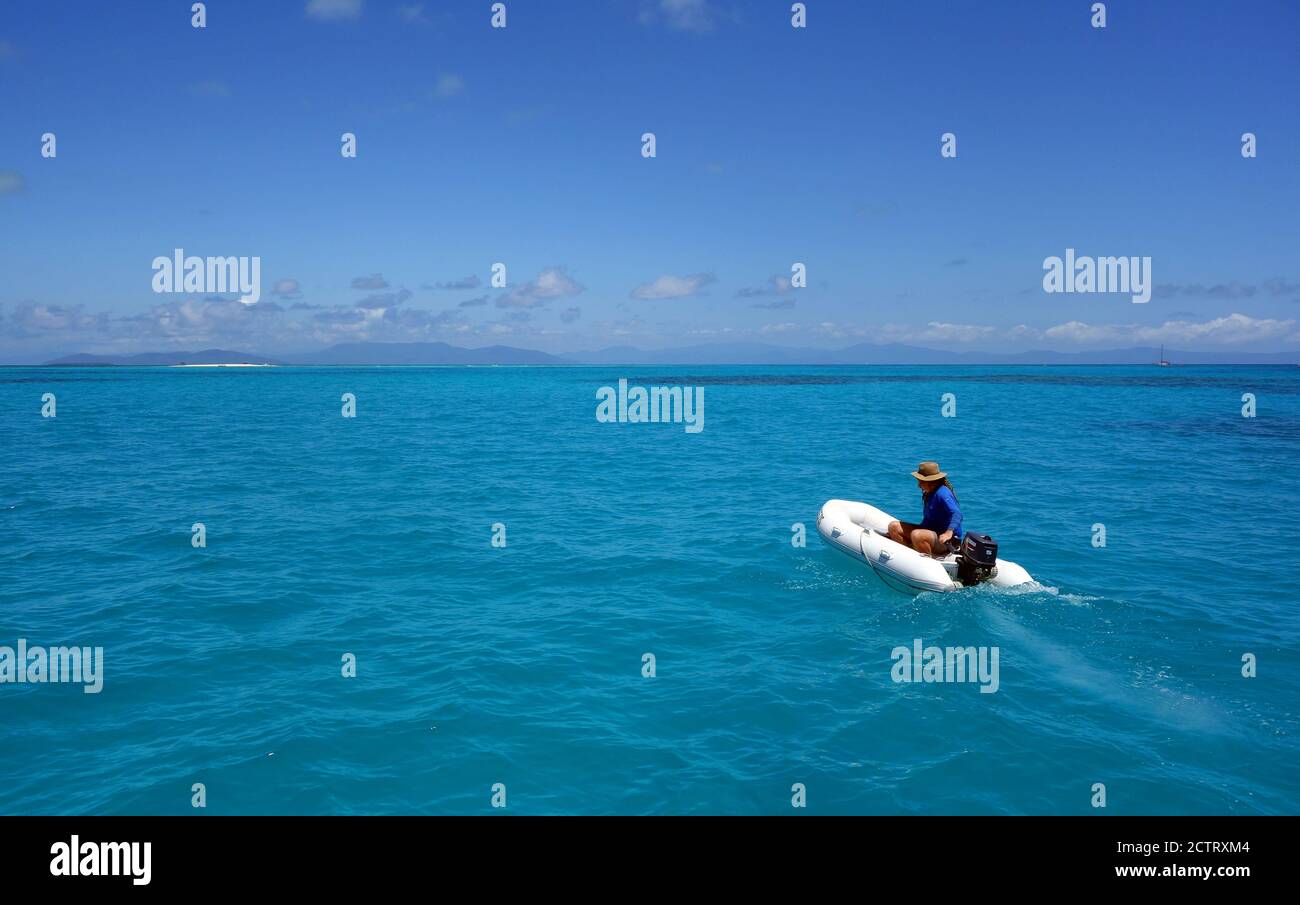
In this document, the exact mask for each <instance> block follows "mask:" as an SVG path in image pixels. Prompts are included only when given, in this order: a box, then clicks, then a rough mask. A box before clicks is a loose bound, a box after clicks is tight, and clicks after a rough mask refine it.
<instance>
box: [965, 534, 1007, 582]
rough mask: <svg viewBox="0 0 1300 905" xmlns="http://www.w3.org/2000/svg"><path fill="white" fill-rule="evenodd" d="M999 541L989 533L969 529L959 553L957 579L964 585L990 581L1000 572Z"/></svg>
mask: <svg viewBox="0 0 1300 905" xmlns="http://www.w3.org/2000/svg"><path fill="white" fill-rule="evenodd" d="M997 566H998V542H997V541H995V540H994V539H993V538H991V537H989V536H988V535H987V534H975V533H974V532H972V531H967V532H966V536H965V537H963V538H962V541H961V550H960V551H958V553H957V580H958V581H960V582H961V583H962V587H967V588H969V587H972V586H973V585H977V584H979V583H980V582H981V581H988V580H989V579H990V578H992V577H993V576H994V575H996V574H997V572H998V568H997Z"/></svg>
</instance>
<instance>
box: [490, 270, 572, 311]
mask: <svg viewBox="0 0 1300 905" xmlns="http://www.w3.org/2000/svg"><path fill="white" fill-rule="evenodd" d="M586 288H587V287H586V286H583V285H582V284H581V283H578V282H575V281H574V280H573V279H572V278H571V277H570V276H569V275H568V273H567V272H566V271H565V269H564V268H563V267H547V268H546V269H545V270H543V271H542V272H541V273H539V274H538V275H537V277H536V279H534V280H532V281H531V282H528V283H525V284H524V285H522V286H519V287H516V288H515V289H512V290H510V291H509V292H507V293H506V294H505V295H502V296H499V297H498V298H497V302H496V304H497V307H498V308H538V307H541V306H542V305H545V304H546V303H547V302H549V301H551V300H552V299H559V298H568V297H570V296H574V295H577V294H578V293H580V292H582V291H583V290H584V289H586Z"/></svg>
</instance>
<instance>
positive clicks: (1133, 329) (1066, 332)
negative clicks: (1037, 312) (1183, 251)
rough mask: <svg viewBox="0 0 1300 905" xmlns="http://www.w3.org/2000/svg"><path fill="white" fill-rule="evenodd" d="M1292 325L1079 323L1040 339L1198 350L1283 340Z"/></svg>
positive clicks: (1263, 321) (1244, 321)
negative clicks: (1176, 345)
mask: <svg viewBox="0 0 1300 905" xmlns="http://www.w3.org/2000/svg"><path fill="white" fill-rule="evenodd" d="M1295 325H1296V322H1295V320H1294V319H1291V320H1275V319H1272V318H1256V317H1250V316H1249V315H1245V314H1229V315H1227V316H1225V317H1217V318H1214V319H1213V320H1208V321H1204V322H1201V323H1196V322H1194V321H1186V320H1175V321H1165V322H1164V323H1163V324H1158V325H1138V324H1096V325H1093V324H1085V323H1083V322H1082V321H1070V322H1068V323H1065V324H1058V325H1057V326H1055V327H1048V328H1047V329H1046V330H1044V331H1043V336H1044V337H1046V338H1047V339H1054V340H1064V341H1066V342H1070V343H1075V344H1079V345H1086V344H1089V343H1114V342H1123V343H1125V344H1131V343H1133V342H1140V343H1157V342H1163V343H1187V344H1193V345H1198V346H1205V345H1241V344H1243V343H1252V342H1260V341H1262V340H1271V339H1272V340H1276V339H1281V338H1284V337H1287V336H1289V335H1290V334H1291V333H1292V332H1293V331H1294V330H1295Z"/></svg>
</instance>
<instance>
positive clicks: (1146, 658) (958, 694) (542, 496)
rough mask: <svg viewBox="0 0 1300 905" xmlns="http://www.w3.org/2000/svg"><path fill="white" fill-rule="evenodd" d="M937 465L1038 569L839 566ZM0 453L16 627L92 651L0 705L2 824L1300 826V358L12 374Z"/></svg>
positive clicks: (911, 510) (0, 546) (984, 521)
mask: <svg viewBox="0 0 1300 905" xmlns="http://www.w3.org/2000/svg"><path fill="white" fill-rule="evenodd" d="M621 377H625V378H628V380H629V382H630V383H632V384H634V385H637V384H639V385H686V386H703V387H704V389H705V429H704V430H703V431H702V432H700V433H698V434H692V433H688V432H687V431H685V430H684V429H683V427H682V425H674V424H603V423H598V422H597V420H596V417H595V410H596V391H597V389H598V388H599V387H601V386H604V385H613V384H616V383H617V381H618V379H619V378H621ZM46 393H52V394H54V397H55V400H56V405H57V415H56V417H53V418H44V417H42V414H41V409H42V396H43V394H46ZM345 393H352V394H355V397H356V406H357V408H356V411H357V416H356V417H355V418H344V417H342V416H341V413H340V410H341V407H342V403H341V401H340V398H341V396H342V395H343V394H345ZM945 393H952V394H954V395H955V398H956V406H957V414H956V417H953V418H945V417H942V415H941V412H940V408H941V397H942V396H943V394H945ZM1244 393H1253V394H1254V395H1255V397H1256V406H1257V411H1256V417H1253V418H1247V417H1243V415H1242V406H1243V402H1242V395H1243V394H1244ZM922 459H937V460H938V461H939V462H940V463H942V465H943V467H944V468H945V469H946V470H947V471H948V472H949V473H950V475H951V480H952V483H953V486H954V487H955V488H956V491H957V494H958V497H959V498H960V501H961V504H962V506H963V509H964V511H965V517H966V526H967V528H968V529H973V530H977V531H982V532H985V533H988V534H992V535H993V536H994V537H995V538H997V540H998V541H999V543H1000V544H1001V550H1002V554H1003V555H1004V556H1005V557H1006V558H1009V559H1012V560H1015V561H1016V562H1019V563H1020V564H1021V565H1023V566H1025V567H1026V568H1027V569H1028V570H1029V571H1030V573H1031V574H1032V575H1033V576H1034V577H1035V578H1036V579H1037V584H1036V585H1033V586H1030V587H1027V588H1021V589H1016V590H1014V591H1003V592H996V591H992V590H988V589H984V588H978V589H974V590H969V591H962V592H958V593H953V594H944V595H937V594H931V595H923V596H920V597H910V596H905V595H903V594H900V593H897V592H895V591H892V590H890V589H888V588H887V587H885V585H884V584H882V583H881V582H880V581H879V580H878V579H877V578H876V577H875V576H874V575H872V574H871V573H870V572H868V571H866V570H865V569H864V568H863V567H862V566H860V565H858V564H857V563H855V562H853V561H851V560H850V559H848V558H847V557H844V556H842V555H840V554H838V553H835V552H833V551H831V550H829V549H827V548H826V547H825V546H824V545H823V544H822V542H821V540H820V538H819V537H818V536H817V533H816V527H815V524H816V517H817V512H818V509H819V507H820V506H821V504H822V503H823V502H824V501H825V500H827V499H829V498H833V497H842V498H847V499H856V500H866V501H868V502H871V503H873V504H874V505H876V506H878V507H880V508H882V509H885V510H887V511H889V512H891V513H893V514H895V515H902V516H904V517H915V516H916V514H917V513H919V507H920V502H919V499H918V496H917V491H916V487H915V482H914V481H913V480H912V479H911V477H910V476H909V474H908V473H909V472H910V471H911V470H912V469H913V468H915V466H916V464H917V462H919V461H920V460H922ZM0 465H2V466H3V467H2V468H0V646H4V645H7V646H10V647H13V646H15V645H16V644H17V642H18V639H20V638H22V639H25V640H26V642H27V644H28V645H44V646H49V647H54V646H62V645H78V646H92V647H102V648H103V658H104V677H103V683H104V684H103V690H102V691H101V692H100V693H99V694H85V693H83V691H82V688H81V687H80V686H77V685H72V684H61V683H59V684H48V683H47V684H32V683H26V684H17V683H6V684H0V813H6V814H15V813H18V814H26V813H146V814H152V813H174V814H187V813H189V814H194V813H207V814H229V813H329V814H355V813H390V812H400V813H473V814H488V813H507V814H510V813H514V814H541V813H557V812H558V813H584V814H585V813H620V814H621V813H637V814H639V813H653V814H667V813H772V814H788V813H800V812H799V811H796V810H795V809H793V808H792V807H791V798H792V786H794V785H795V784H796V783H802V784H803V787H804V789H805V790H806V802H807V808H806V811H805V812H804V813H810V814H830V813H887V814H903V813H958V814H1021V813H1063V814H1105V813H1112V814H1134V813H1176V814H1190V813H1211V814H1220V813H1226V814H1281V813H1289V814H1294V813H1296V812H1297V811H1300V770H1297V764H1300V757H1298V756H1297V755H1298V754H1300V746H1298V745H1297V738H1298V734H1300V713H1298V711H1300V652H1298V650H1297V649H1298V646H1300V644H1298V642H1300V617H1298V616H1297V609H1298V608H1300V604H1298V603H1297V596H1296V588H1297V579H1296V566H1297V561H1298V560H1300V555H1298V543H1300V531H1298V530H1297V526H1296V518H1297V510H1298V508H1300V493H1297V490H1296V484H1295V482H1296V472H1297V466H1300V369H1297V368H1294V367H1292V368H1244V367H1243V368H1209V367H1204V368H1202V367H1174V368H1169V369H1160V368H1155V367H1147V368H1119V367H1092V368H1064V367H1001V368H993V367H979V368H976V367H969V368H956V367H945V368H933V367H890V368H868V367H863V368H824V367H822V368H818V367H789V368H758V367H697V366H681V367H673V368H649V367H636V366H628V367H617V368H615V367H582V368H577V367H575V368H276V369H224V370H210V369H174V368H173V369H167V368H159V369H127V368H119V369H110V368H105V369H93V368H86V369H73V368H69V369H36V368H6V369H0ZM195 523H202V524H203V525H204V526H205V528H206V546H205V547H202V548H196V547H194V546H193V545H192V542H191V538H192V526H193V525H194V524H195ZM796 523H802V524H803V525H805V526H806V529H807V533H808V540H807V546H806V547H797V546H795V545H793V544H792V538H793V537H794V529H792V526H793V525H795V524H796ZM494 524H500V525H503V526H504V532H505V546H504V547H501V546H494V545H493V543H492V541H493V537H494V530H493V525H494ZM1098 524H1100V525H1104V526H1105V532H1106V545H1105V546H1104V547H1095V546H1094V545H1093V537H1094V528H1093V526H1094V525H1098ZM496 535H497V536H498V537H499V536H500V529H498V530H497V532H496ZM917 638H920V639H923V642H924V643H925V644H926V645H930V644H935V645H960V646H967V645H975V646H989V647H993V646H996V647H997V648H998V650H999V652H1000V659H999V662H1000V682H999V687H998V690H997V692H996V693H992V694H981V693H980V691H979V687H978V686H977V685H974V684H969V683H967V684H960V683H931V684H925V683H922V684H904V683H896V682H894V681H893V680H892V678H891V667H892V666H893V660H892V659H891V651H892V650H893V649H894V648H895V647H897V646H909V647H910V646H911V645H912V644H913V641H914V639H917ZM647 653H649V654H653V655H654V664H655V675H654V676H653V677H645V676H643V674H642V669H643V655H644V654H647ZM345 654H352V655H354V656H355V658H356V671H357V675H356V676H355V677H354V678H345V677H343V676H342V675H341V672H342V662H343V657H344V655H345ZM1247 654H1250V655H1253V658H1254V661H1255V664H1256V671H1257V672H1256V675H1255V676H1254V677H1245V676H1243V674H1242V671H1243V656H1245V655H1247ZM195 783H202V784H203V786H204V788H205V791H206V803H207V808H206V810H205V811H199V810H197V809H195V808H193V807H192V806H191V799H192V796H193V794H194V793H193V792H192V788H193V786H194V784H195ZM498 783H500V784H503V785H504V787H505V790H506V793H505V794H506V808H505V809H504V811H500V810H498V809H494V808H493V807H492V797H493V791H492V790H493V786H494V784H498ZM1096 783H1101V784H1104V786H1105V795H1106V807H1105V809H1104V810H1103V809H1100V808H1094V807H1093V806H1092V803H1093V801H1094V791H1093V788H1094V784H1096Z"/></svg>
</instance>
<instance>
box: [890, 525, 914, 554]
mask: <svg viewBox="0 0 1300 905" xmlns="http://www.w3.org/2000/svg"><path fill="white" fill-rule="evenodd" d="M916 528H917V526H916V525H913V524H912V523H911V522H900V521H899V520H898V519H894V521H892V522H890V523H889V539H890V540H892V541H893V542H894V543H896V544H902V545H903V546H904V547H907V546H910V545H911V543H912V532H913V531H915V530H916Z"/></svg>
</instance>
